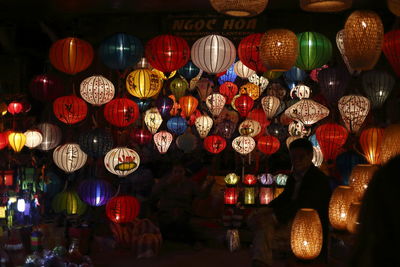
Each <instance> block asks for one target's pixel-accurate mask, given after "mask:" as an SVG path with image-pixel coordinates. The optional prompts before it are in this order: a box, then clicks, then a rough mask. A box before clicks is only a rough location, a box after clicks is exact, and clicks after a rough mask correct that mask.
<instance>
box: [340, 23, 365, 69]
mask: <svg viewBox="0 0 400 267" xmlns="http://www.w3.org/2000/svg"><path fill="white" fill-rule="evenodd" d="M336 46H337V48H338V49H339V52H340V54H341V56H342V59H343V62H344V63H345V64H346V67H347V70H348V71H349V73H350V74H351V75H358V74H360V73H361V71H360V70H354V69H353V68H352V67H351V65H350V62H349V58H348V57H347V56H346V49H345V47H344V29H343V30H340V31H338V32H337V34H336Z"/></svg>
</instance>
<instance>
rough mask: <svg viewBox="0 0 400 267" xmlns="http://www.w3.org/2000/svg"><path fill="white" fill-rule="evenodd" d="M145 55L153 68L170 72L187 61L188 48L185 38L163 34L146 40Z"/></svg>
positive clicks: (188, 57) (188, 55) (188, 56)
mask: <svg viewBox="0 0 400 267" xmlns="http://www.w3.org/2000/svg"><path fill="white" fill-rule="evenodd" d="M145 55H146V58H147V60H148V61H149V62H150V64H151V65H152V66H153V67H154V68H156V69H158V70H160V71H162V72H172V71H174V70H177V69H179V68H181V67H183V66H184V65H185V64H186V63H187V62H188V60H189V59H190V49H189V45H188V44H187V42H186V41H185V39H183V38H181V37H178V36H174V35H170V34H165V35H159V36H156V37H154V38H153V39H151V40H150V41H148V42H147V44H146V47H145ZM195 64H196V63H195Z"/></svg>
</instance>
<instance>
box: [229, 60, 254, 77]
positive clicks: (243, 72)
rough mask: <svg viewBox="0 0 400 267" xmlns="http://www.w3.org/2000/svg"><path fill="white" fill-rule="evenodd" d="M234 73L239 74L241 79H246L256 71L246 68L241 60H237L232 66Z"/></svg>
mask: <svg viewBox="0 0 400 267" xmlns="http://www.w3.org/2000/svg"><path fill="white" fill-rule="evenodd" d="M233 69H234V71H235V73H236V74H237V76H239V77H240V78H242V79H248V78H249V77H250V76H252V75H254V74H255V73H256V72H255V71H254V70H252V69H250V68H248V67H247V66H246V65H244V64H243V62H242V61H240V60H239V61H238V62H236V63H235V66H234V67H233Z"/></svg>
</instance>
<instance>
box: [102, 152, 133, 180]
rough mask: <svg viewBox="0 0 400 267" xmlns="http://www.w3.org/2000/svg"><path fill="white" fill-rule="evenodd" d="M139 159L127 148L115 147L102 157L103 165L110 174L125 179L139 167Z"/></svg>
mask: <svg viewBox="0 0 400 267" xmlns="http://www.w3.org/2000/svg"><path fill="white" fill-rule="evenodd" d="M139 164H140V157H139V154H138V153H136V151H135V150H133V149H130V148H127V147H117V148H114V149H111V150H110V151H108V153H107V154H106V155H105V156H104V165H105V166H106V169H107V170H108V171H109V172H111V173H112V174H115V175H118V176H119V177H125V176H127V175H129V174H131V173H133V172H134V171H136V169H137V168H138V167H139Z"/></svg>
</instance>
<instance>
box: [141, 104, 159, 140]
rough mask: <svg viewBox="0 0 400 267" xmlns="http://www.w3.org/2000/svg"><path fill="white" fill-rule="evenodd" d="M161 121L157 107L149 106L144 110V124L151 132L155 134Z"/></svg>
mask: <svg viewBox="0 0 400 267" xmlns="http://www.w3.org/2000/svg"><path fill="white" fill-rule="evenodd" d="M162 121H163V119H162V117H161V115H160V112H158V109H157V108H151V109H149V110H147V111H146V112H145V115H144V123H145V124H146V126H147V129H149V131H150V132H151V133H152V134H155V133H156V132H157V130H158V128H160V125H161V123H162Z"/></svg>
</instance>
